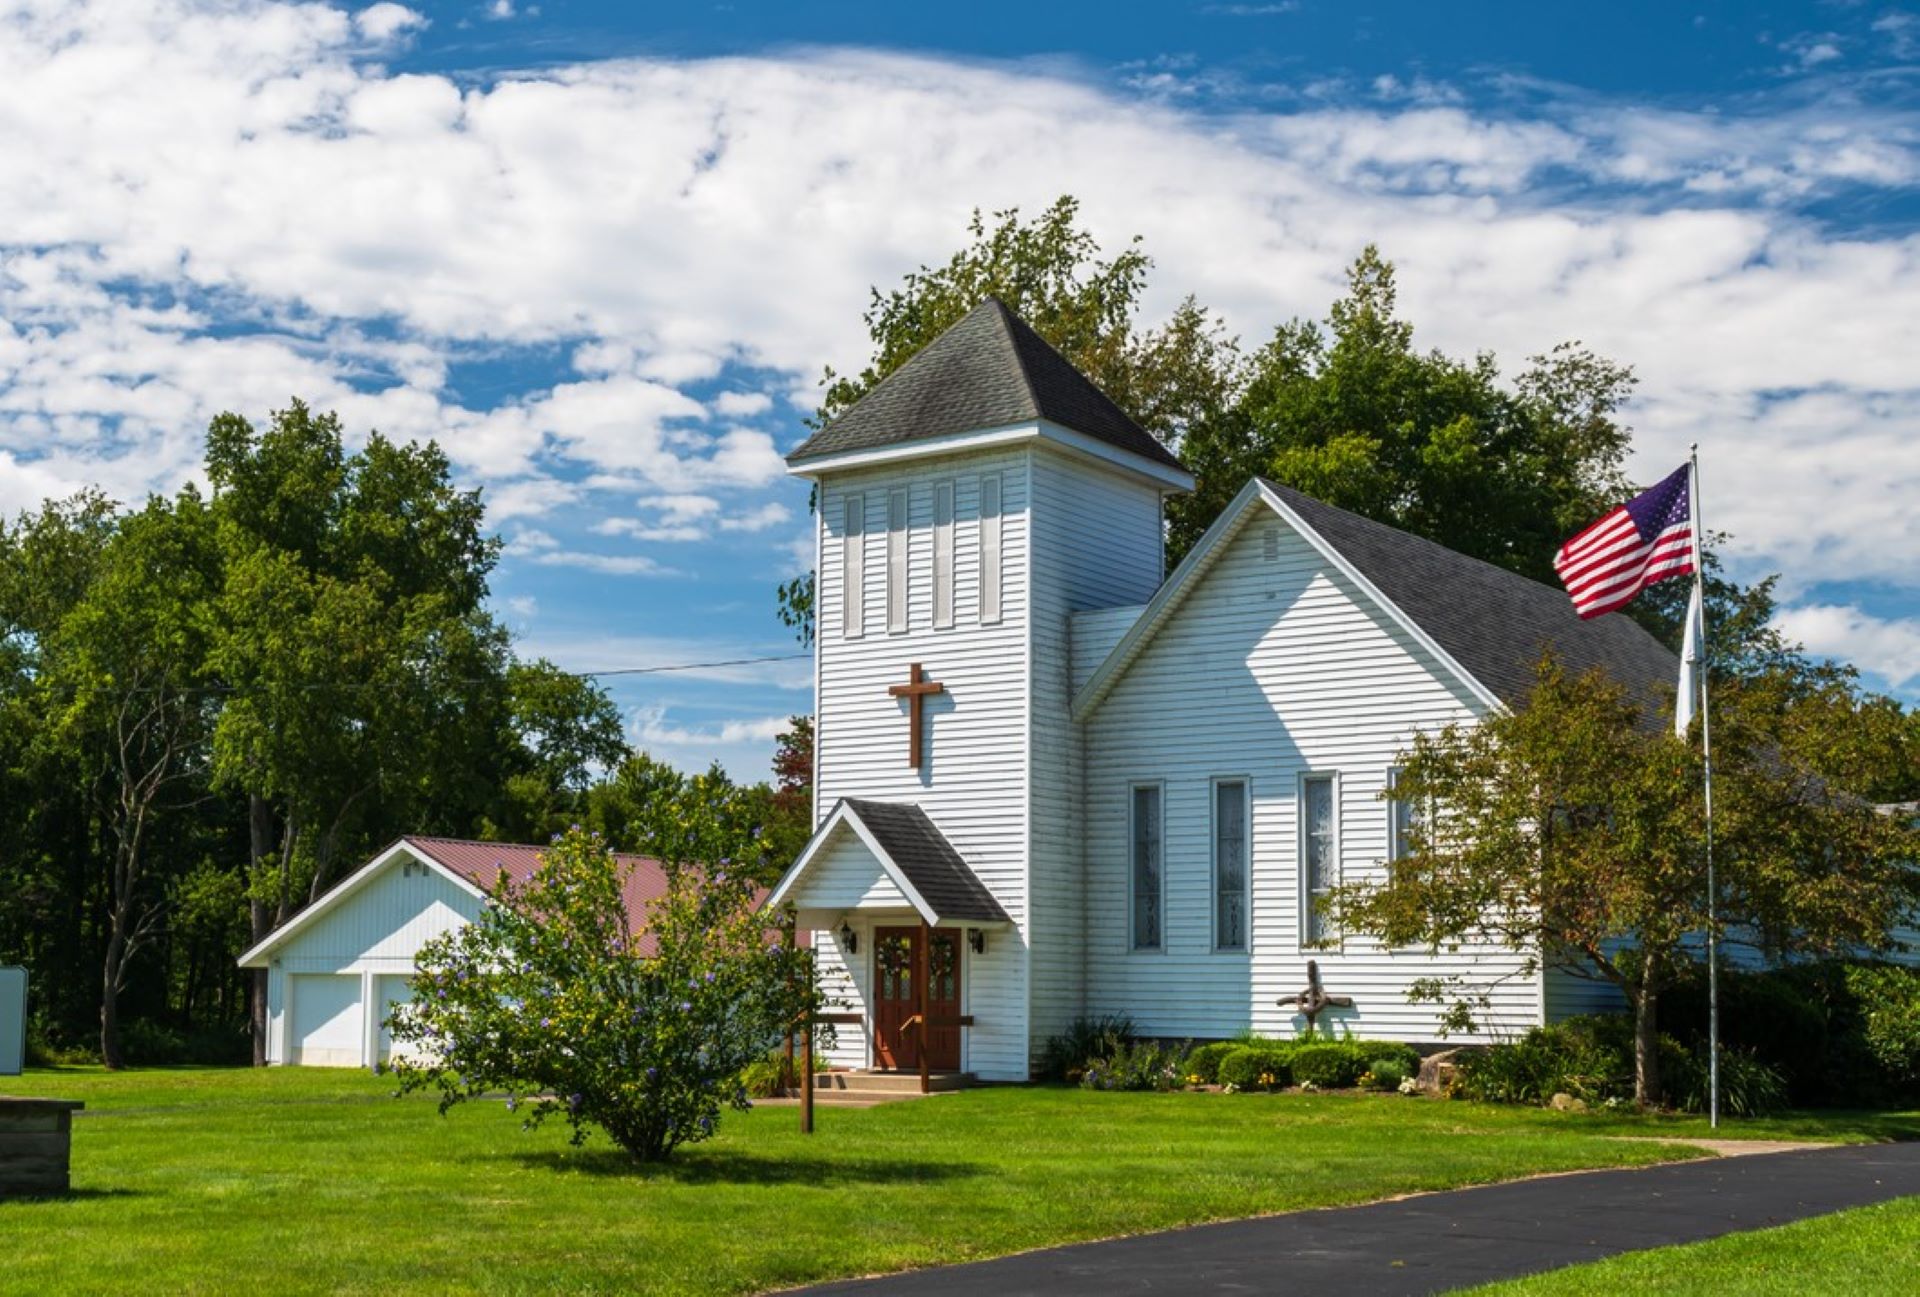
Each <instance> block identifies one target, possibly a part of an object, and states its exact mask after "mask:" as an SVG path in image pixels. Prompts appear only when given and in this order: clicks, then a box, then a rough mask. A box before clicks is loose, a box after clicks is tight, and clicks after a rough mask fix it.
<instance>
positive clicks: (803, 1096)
mask: <svg viewBox="0 0 1920 1297" xmlns="http://www.w3.org/2000/svg"><path fill="white" fill-rule="evenodd" d="M800 1040H801V1042H802V1044H801V1050H800V1052H801V1055H802V1057H801V1060H800V1061H801V1064H802V1066H801V1069H800V1133H801V1134H802V1135H811V1134H813V1019H812V1018H811V1017H809V1018H808V1019H807V1025H806V1026H805V1027H803V1028H801V1030H800Z"/></svg>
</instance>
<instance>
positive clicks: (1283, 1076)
mask: <svg viewBox="0 0 1920 1297" xmlns="http://www.w3.org/2000/svg"><path fill="white" fill-rule="evenodd" d="M1289 1053H1291V1051H1289V1050H1287V1049H1284V1048H1279V1047H1275V1046H1269V1045H1240V1046H1236V1047H1235V1048H1234V1049H1233V1050H1232V1051H1231V1052H1229V1053H1228V1054H1226V1055H1225V1056H1224V1057H1222V1058H1221V1060H1220V1068H1219V1077H1220V1084H1222V1085H1231V1086H1233V1087H1234V1088H1235V1089H1236V1090H1280V1089H1285V1088H1286V1086H1287V1085H1288V1084H1289V1083H1290V1082H1291V1081H1292V1080H1293V1068H1292V1065H1291V1061H1290V1059H1289V1058H1288V1054H1289ZM1262 1077H1265V1078H1267V1079H1266V1080H1265V1081H1262V1080H1261V1078H1262Z"/></svg>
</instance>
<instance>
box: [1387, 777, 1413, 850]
mask: <svg viewBox="0 0 1920 1297" xmlns="http://www.w3.org/2000/svg"><path fill="white" fill-rule="evenodd" d="M1399 790H1400V767H1399V766H1394V767H1392V768H1391V769H1389V770H1388V771H1387V796H1388V799H1389V800H1388V802H1387V859H1388V860H1398V859H1400V858H1401V857H1402V856H1404V855H1406V854H1407V851H1408V840H1409V839H1410V838H1411V837H1412V836H1413V826H1414V823H1415V821H1416V820H1418V819H1419V816H1418V815H1416V814H1415V813H1414V806H1413V803H1412V802H1403V801H1401V800H1400V798H1399V796H1398V793H1399Z"/></svg>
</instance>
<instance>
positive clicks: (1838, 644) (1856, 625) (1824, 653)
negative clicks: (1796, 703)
mask: <svg viewBox="0 0 1920 1297" xmlns="http://www.w3.org/2000/svg"><path fill="white" fill-rule="evenodd" d="M1774 625H1775V626H1777V627H1778V628H1779V630H1780V631H1781V633H1782V634H1784V635H1786V636H1787V638H1789V639H1793V640H1798V641H1799V642H1800V643H1802V644H1804V645H1806V647H1807V649H1808V651H1810V652H1812V653H1813V654H1815V655H1816V656H1819V657H1831V658H1838V659H1840V660H1841V661H1845V662H1852V663H1853V664H1854V665H1855V666H1857V667H1859V668H1860V669H1861V670H1862V671H1865V672H1868V673H1870V674H1872V675H1875V676H1878V677H1880V679H1882V680H1884V681H1886V683H1887V685H1888V687H1890V688H1892V689H1895V690H1903V689H1905V688H1907V686H1909V685H1911V684H1913V683H1914V682H1915V681H1917V680H1920V618H1913V617H1905V618H1897V619H1886V618H1881V617H1875V616H1873V615H1872V614H1870V613H1867V612H1863V611H1862V610H1860V609H1859V608H1857V607H1854V606H1851V605H1836V604H1805V605H1802V606H1800V607H1797V608H1785V609H1782V610H1781V611H1780V612H1779V614H1778V615H1776V616H1775V617H1774Z"/></svg>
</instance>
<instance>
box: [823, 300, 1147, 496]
mask: <svg viewBox="0 0 1920 1297" xmlns="http://www.w3.org/2000/svg"><path fill="white" fill-rule="evenodd" d="M1042 419H1044V420H1046V421H1047V422H1049V423H1055V424H1058V425H1060V426H1061V427H1063V428H1070V429H1072V430H1073V431H1075V432H1079V433H1084V434H1085V435H1087V436H1089V437H1095V438H1098V439H1099V440H1101V441H1104V442H1106V443H1107V444H1108V445H1110V446H1115V447H1118V448H1119V449H1121V450H1125V451H1129V452H1131V453H1133V454H1135V455H1138V456H1140V457H1141V458H1142V459H1146V460H1149V461H1151V462H1153V463H1155V464H1160V465H1163V466H1166V467H1170V468H1176V469H1178V468H1182V465H1181V463H1180V461H1179V460H1178V459H1176V458H1174V456H1173V454H1172V452H1170V451H1169V450H1168V449H1167V448H1166V447H1165V446H1163V445H1161V444H1160V442H1159V441H1158V440H1156V439H1155V438H1154V437H1153V436H1152V434H1150V433H1148V432H1147V431H1146V430H1145V429H1143V428H1141V427H1140V425H1139V424H1137V423H1135V422H1134V421H1133V420H1132V419H1131V418H1129V417H1128V415H1127V413H1126V411H1124V410H1122V409H1121V408H1120V407H1119V406H1117V405H1115V404H1114V403H1113V401H1112V400H1110V399H1109V398H1108V397H1107V395H1106V393H1104V392H1102V391H1101V390H1100V389H1099V388H1097V387H1095V386H1094V385H1093V382H1092V380H1091V379H1089V378H1088V377H1087V376H1086V375H1085V374H1082V373H1081V372H1080V371H1079V370H1078V369H1075V368H1074V367H1073V364H1072V362H1070V361H1069V360H1067V358H1066V357H1065V356H1062V355H1061V354H1060V353H1059V352H1058V351H1055V350H1054V349H1053V347H1052V345H1051V344H1049V343H1048V342H1047V340H1046V339H1045V338H1042V337H1041V336H1040V335H1039V334H1038V333H1036V332H1034V330H1033V326H1031V325H1029V324H1028V323H1027V322H1026V321H1025V320H1023V319H1021V318H1020V317H1019V316H1018V315H1015V314H1014V313H1013V311H1012V310H1011V309H1010V308H1009V307H1008V306H1007V304H1006V303H1005V302H1002V301H1001V300H1000V299H999V298H997V297H989V298H987V299H986V300H985V301H983V302H981V303H980V305H978V306H976V307H974V308H973V310H971V311H969V312H968V313H967V314H966V315H965V316H963V317H962V318H961V319H960V320H959V321H958V322H957V323H955V324H953V325H951V326H950V327H949V328H948V329H947V331H946V332H944V333H942V334H941V335H940V336H939V337H937V338H935V339H934V340H933V341H932V342H930V343H928V344H927V345H926V346H924V347H922V348H921V349H920V350H919V351H918V352H916V353H914V355H913V356H912V357H911V358H910V359H909V360H908V361H907V362H906V363H905V364H903V365H901V366H900V368H898V369H896V370H894V371H893V373H891V374H889V375H887V376H886V377H885V378H883V379H881V380H880V382H879V383H877V384H875V385H874V387H873V388H872V389H871V390H870V391H868V392H867V394H866V395H865V396H863V397H861V398H860V399H859V400H858V401H856V402H854V404H853V407H852V408H851V409H849V410H847V411H846V412H845V413H843V414H841V415H840V416H839V417H838V418H836V419H835V420H833V422H831V423H829V424H828V425H827V426H826V427H824V428H822V429H820V431H818V432H816V433H814V434H813V436H811V437H809V438H807V439H806V441H804V442H802V443H801V444H800V446H799V447H798V448H797V449H795V450H794V452H793V453H792V454H791V455H789V456H787V462H788V463H790V464H799V463H802V462H804V461H806V460H811V459H819V458H822V457H824V456H827V455H838V454H845V453H848V452H851V451H860V450H876V449H879V448H881V447H884V446H898V445H904V444H906V443H908V442H914V441H924V440H926V439H928V438H931V437H941V436H949V435H952V434H955V433H962V432H977V431H979V430H981V429H983V428H1002V427H1006V426H1008V425H1011V424H1020V423H1031V422H1034V421H1036V420H1042ZM1183 471H1184V470H1183Z"/></svg>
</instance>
